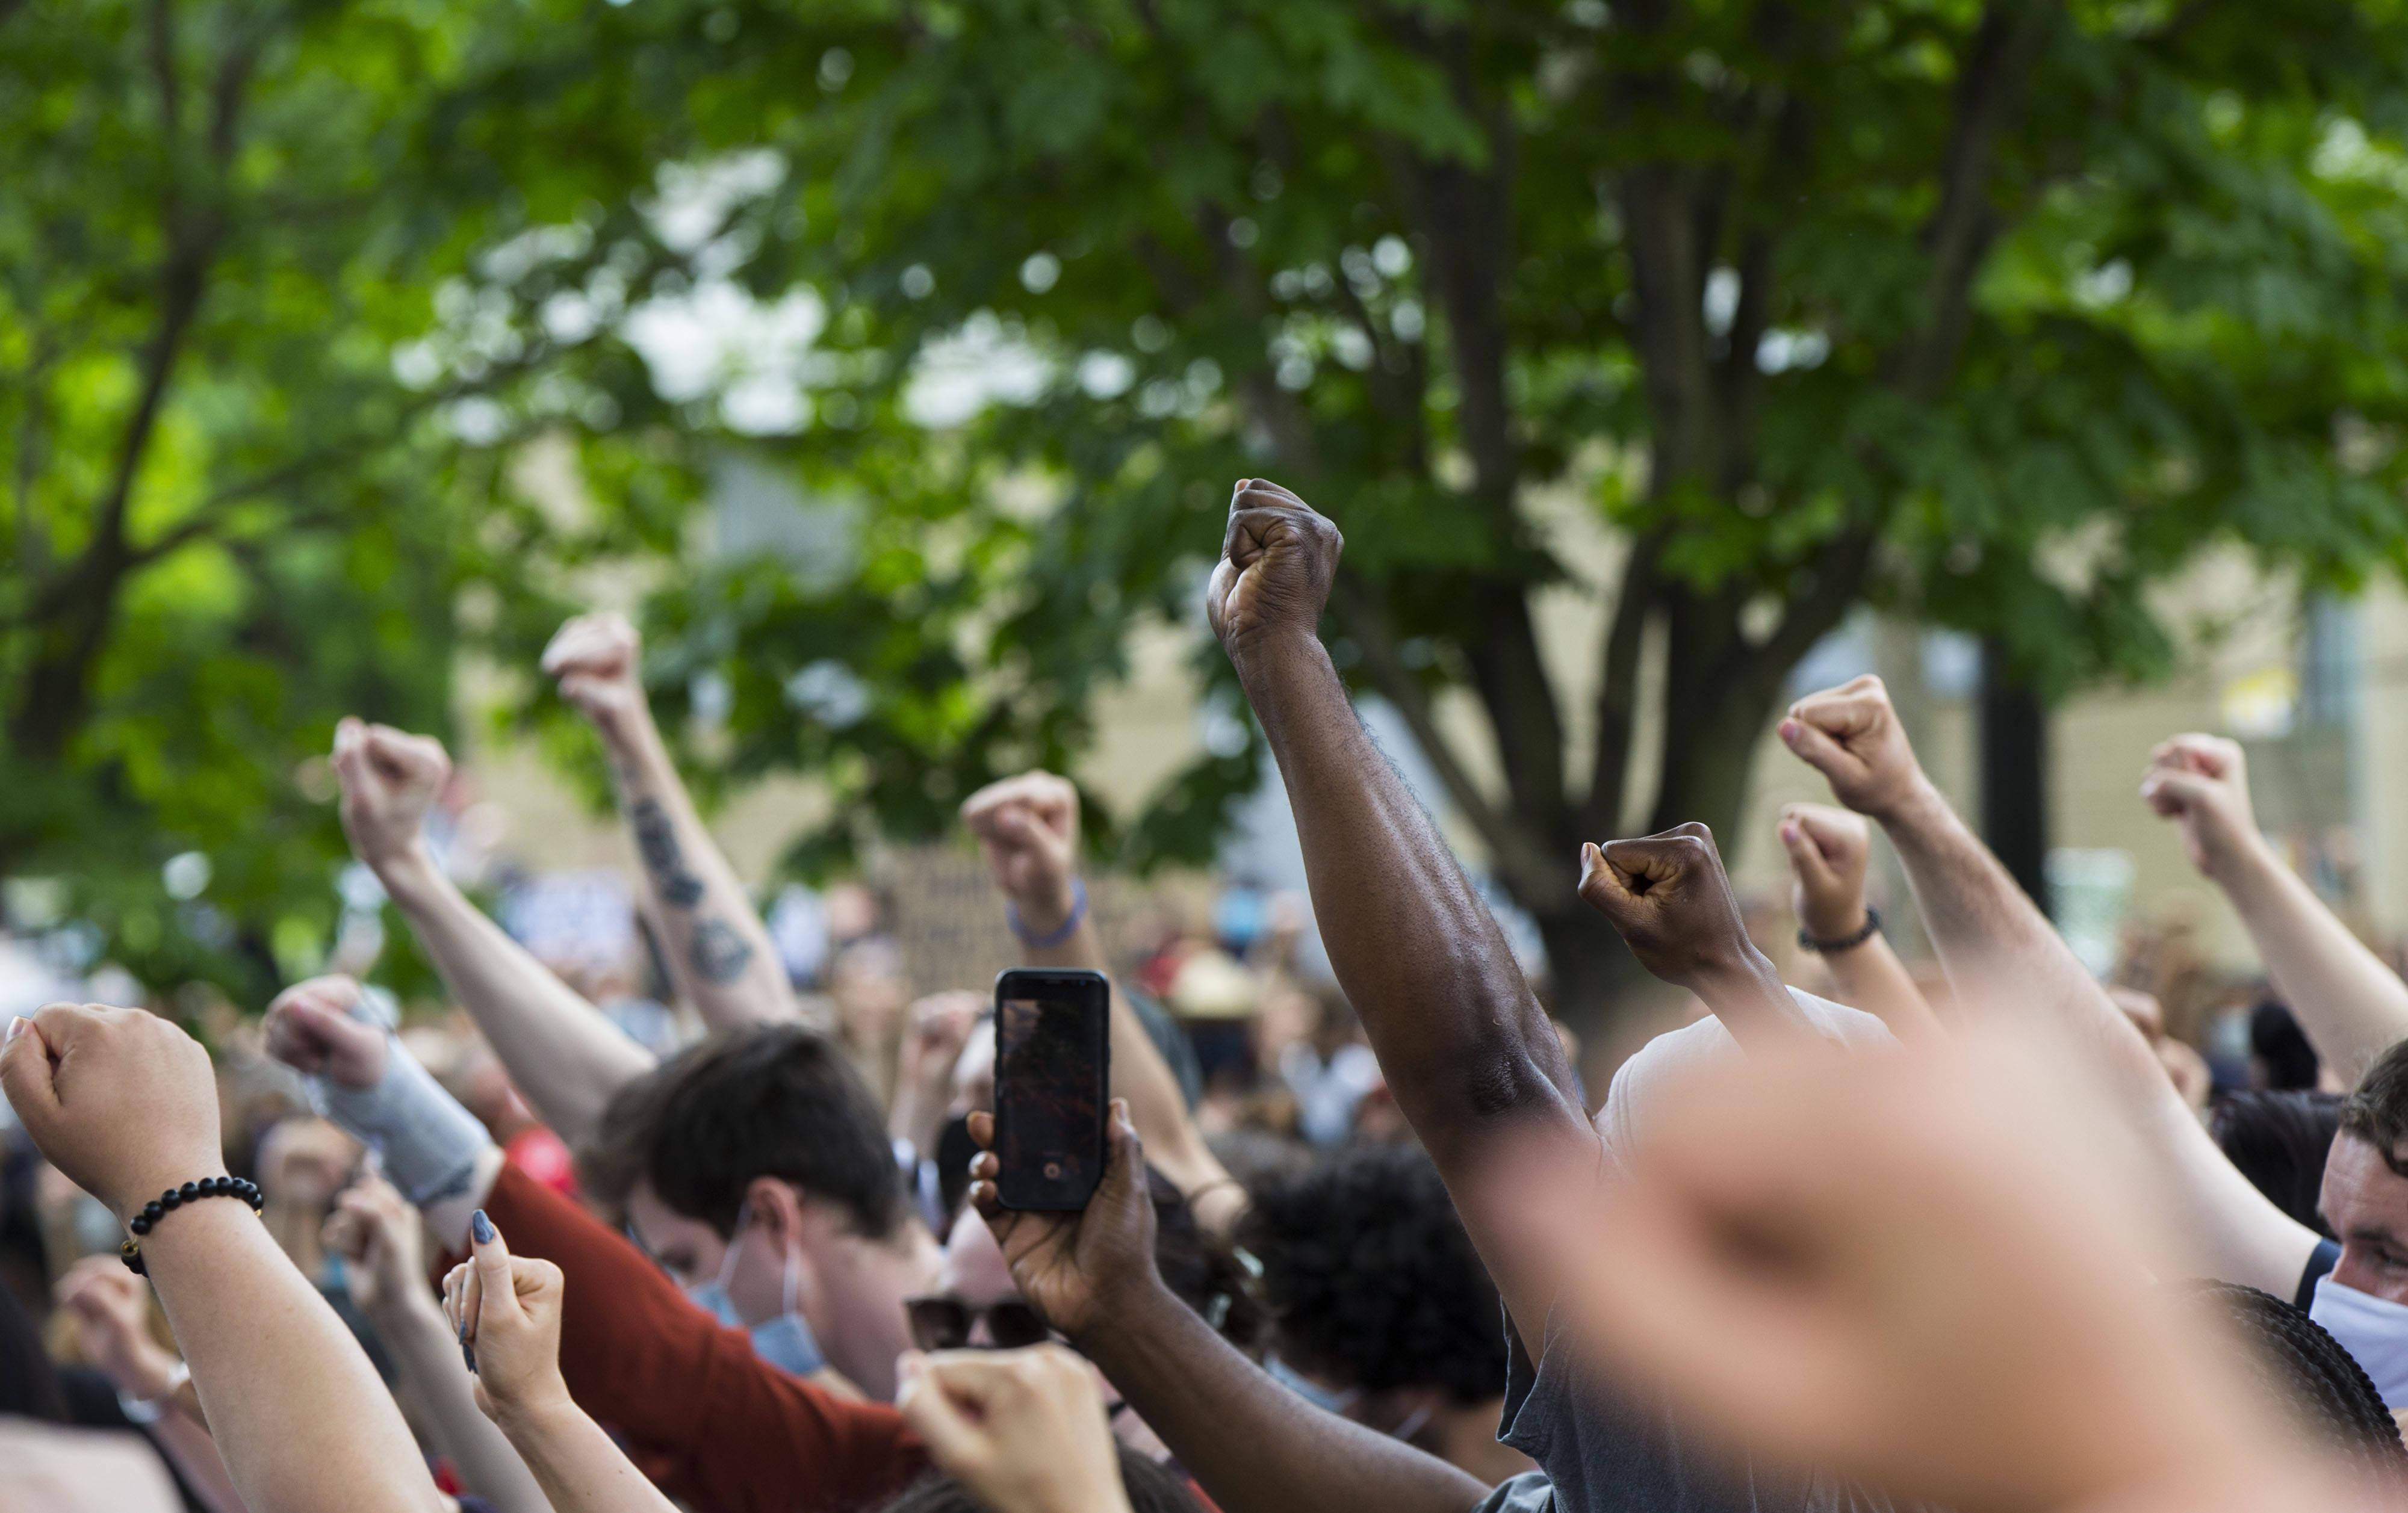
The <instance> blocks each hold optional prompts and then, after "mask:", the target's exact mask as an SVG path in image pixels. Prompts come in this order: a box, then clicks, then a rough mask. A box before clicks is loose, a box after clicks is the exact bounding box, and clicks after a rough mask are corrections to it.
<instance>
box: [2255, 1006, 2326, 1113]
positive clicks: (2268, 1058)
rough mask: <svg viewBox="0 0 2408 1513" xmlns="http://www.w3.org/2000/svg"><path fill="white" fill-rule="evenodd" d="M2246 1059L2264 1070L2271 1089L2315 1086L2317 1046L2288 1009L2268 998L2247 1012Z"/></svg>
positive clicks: (2318, 1066)
mask: <svg viewBox="0 0 2408 1513" xmlns="http://www.w3.org/2000/svg"><path fill="white" fill-rule="evenodd" d="M2249 1058H2250V1060H2252V1061H2254V1062H2256V1063H2257V1065H2258V1066H2259V1067H2260V1068H2261V1069H2262V1070H2263V1071H2264V1073H2265V1077H2266V1086H2268V1087H2270V1088H2277V1089H2283V1090H2290V1089H2296V1088H2313V1087H2315V1085H2316V1075H2317V1073H2318V1071H2319V1070H2320V1064H2319V1063H2318V1062H2317V1061H2316V1048H2315V1046H2313V1045H2311V1044H2309V1043H2308V1036H2307V1032H2305V1031H2304V1030H2301V1029H2300V1021H2298V1020H2295V1019H2293V1018H2292V1017H2291V1011H2290V1010H2289V1009H2287V1008H2286V1007H2284V1006H2282V1005H2281V1004H2279V1003H2276V1002H2275V1001H2274V1000H2272V999H2271V998H2269V999H2267V1000H2265V1001H2264V1002H2262V1003H2260V1004H2259V1005H2258V1006H2257V1007H2255V1008H2253V1009H2251V1010H2250V1011H2249Z"/></svg>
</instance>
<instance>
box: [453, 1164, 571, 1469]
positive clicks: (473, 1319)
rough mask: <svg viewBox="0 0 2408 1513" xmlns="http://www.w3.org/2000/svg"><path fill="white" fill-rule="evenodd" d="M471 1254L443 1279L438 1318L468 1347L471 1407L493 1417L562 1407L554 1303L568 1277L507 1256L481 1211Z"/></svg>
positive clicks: (564, 1392)
mask: <svg viewBox="0 0 2408 1513" xmlns="http://www.w3.org/2000/svg"><path fill="white" fill-rule="evenodd" d="M468 1245H469V1257H468V1259H467V1260H466V1261H464V1262H462V1263H459V1264H458V1265H456V1266H454V1267H452V1271H451V1273H450V1275H448V1276H446V1277H444V1278H443V1316H444V1318H445V1319H446V1320H448V1321H449V1322H450V1323H451V1325H452V1333H453V1334H455V1335H458V1336H459V1337H460V1343H461V1344H462V1345H464V1346H466V1347H467V1348H468V1349H469V1350H471V1351H473V1352H474V1355H475V1361H476V1364H475V1366H474V1367H473V1368H472V1369H473V1370H475V1372H476V1373H477V1406H479V1407H480V1408H482V1409H484V1410H485V1417H487V1418H489V1419H493V1420H497V1421H498V1420H503V1419H507V1418H509V1417H510V1416H511V1415H513V1414H520V1415H526V1416H533V1415H537V1414H539V1413H542V1412H543V1411H545V1410H546V1409H549V1408H554V1407H563V1406H567V1404H568V1401H569V1397H568V1384H567V1383H566V1382H565V1381H563V1380H562V1379H561V1376H560V1305H561V1299H562V1297H563V1295H564V1293H565V1292H566V1286H567V1284H566V1280H565V1278H564V1277H563V1276H562V1274H561V1270H560V1268H559V1267H558V1266H555V1265H553V1264H552V1263H551V1262H549V1261H532V1260H529V1259H527V1258H526V1257H524V1256H513V1255H511V1254H510V1251H509V1246H508V1245H506V1244H504V1243H503V1240H502V1234H501V1231H499V1230H497V1229H495V1227H494V1224H493V1221H492V1220H489V1219H487V1218H486V1217H485V1211H484V1210H483V1209H482V1208H480V1209H478V1210H477V1212H476V1214H475V1216H474V1217H473V1218H472V1219H471V1220H470V1221H469V1226H468Z"/></svg>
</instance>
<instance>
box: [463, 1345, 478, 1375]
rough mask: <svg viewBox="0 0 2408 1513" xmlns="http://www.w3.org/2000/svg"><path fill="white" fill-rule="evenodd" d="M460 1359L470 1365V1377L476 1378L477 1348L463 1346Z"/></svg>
mask: <svg viewBox="0 0 2408 1513" xmlns="http://www.w3.org/2000/svg"><path fill="white" fill-rule="evenodd" d="M460 1359H462V1360H463V1361H466V1362H467V1363H468V1375H469V1376H471V1377H473V1376H475V1375H476V1374H477V1348H476V1347H475V1346H473V1345H463V1346H461V1347H460Z"/></svg>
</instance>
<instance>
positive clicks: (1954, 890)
mask: <svg viewBox="0 0 2408 1513" xmlns="http://www.w3.org/2000/svg"><path fill="white" fill-rule="evenodd" d="M1780 734H1781V739H1782V741H1783V742H1784V744H1785V745H1787V746H1788V748H1789V749H1791V750H1792V751H1794V752H1796V753H1797V754H1798V756H1799V758H1800V759H1801V760H1803V761H1805V762H1806V763H1807V764H1809V765H1811V766H1813V767H1814V768H1815V769H1816V770H1817V771H1819V772H1821V773H1822V774H1823V776H1824V777H1825V778H1827V779H1828V780H1829V782H1830V784H1831V791H1832V792H1834V793H1835V794H1837V795H1838V796H1839V799H1840V802H1841V803H1842V804H1844V805H1846V806H1848V807H1849V808H1851V809H1853V810H1855V811H1856V813H1858V814H1861V815H1864V816H1866V817H1867V818H1869V819H1871V820H1872V821H1875V822H1876V823H1878V824H1879V825H1881V827H1882V828H1883V830H1884V831H1885V833H1887V835H1888V836H1889V839H1890V844H1891V845H1892V846H1893V847H1895V848H1896V849H1897V850H1898V855H1899V861H1900V862H1902V863H1903V864H1905V867H1906V875H1907V879H1908V881H1909V882H1910V883H1911V884H1912V885H1913V886H1914V897H1915V902H1916V904H1917V905H1918V906H1920V907H1921V908H1922V910H1923V921H1924V925H1925V927H1926V928H1927V929H1928V931H1929V932H1930V935H1931V944H1932V949H1934V950H1935V951H1937V952H1938V953H1939V956H1940V963H1941V965H1942V967H1943V968H1944V969H1946V971H1947V973H1948V978H1949V983H1950V986H1951V987H1952V988H1953V989H1954V991H1955V993H1956V998H1957V1004H1958V1006H1959V1009H1960V1012H1962V1013H1965V1014H1966V1015H1968V1016H1971V1017H1989V1018H1994V1019H2007V1020H2013V1019H2016V1018H2020V1017H2025V1016H2030V1017H2032V1018H2034V1019H2035V1020H2036V1021H2039V1022H2041V1023H2042V1024H2044V1025H2046V1026H2048V1027H2051V1028H2053V1029H2054V1030H2055V1031H2056V1032H2057V1033H2058V1034H2060V1035H2063V1036H2065V1037H2066V1040H2067V1042H2068V1044H2069V1045H2071V1046H2073V1047H2075V1048H2078V1053H2079V1054H2082V1055H2084V1056H2085V1057H2086V1058H2087V1059H2088V1063H2089V1065H2090V1067H2091V1068H2092V1069H2093V1070H2094V1071H2095V1072H2097V1073H2098V1074H2099V1075H2100V1076H2101V1077H2103V1078H2105V1079H2106V1081H2107V1083H2108V1085H2109V1087H2110V1089H2111V1090H2112V1092H2113V1096H2114V1101H2115V1105H2116V1106H2117V1107H2118V1108H2119V1109H2120V1110H2121V1111H2122V1112H2123V1115H2124V1117H2125V1119H2126V1120H2127V1122H2128V1128H2129V1129H2130V1130H2131V1131H2132V1133H2133V1134H2134V1135H2135V1136H2136V1137H2137V1138H2138V1140H2139V1141H2140V1143H2141V1145H2142V1148H2143V1149H2144V1150H2145V1152H2146V1153H2147V1156H2148V1159H2150V1160H2151V1161H2152V1162H2153V1163H2156V1164H2157V1167H2158V1168H2159V1171H2160V1174H2161V1178H2162V1180H2163V1191H2164V1192H2165V1193H2166V1195H2167V1196H2168V1198H2169V1199H2170V1200H2171V1202H2172V1203H2173V1204H2174V1205H2175V1206H2176V1208H2177V1210H2178V1219H2177V1221H2178V1222H2179V1223H2180V1224H2181V1226H2182V1227H2183V1230H2184V1232H2185V1234H2186V1236H2187V1238H2188V1240H2189V1242H2190V1243H2191V1245H2192V1246H2193V1247H2194V1249H2193V1251H2192V1254H2191V1257H2190V1259H2191V1260H2192V1262H2193V1263H2194V1264H2195V1266H2196V1269H2197V1270H2199V1271H2200V1272H2202V1273H2204V1274H2206V1275H2208V1276H2212V1277H2220V1278H2221V1279H2223V1280H2225V1281H2229V1282H2240V1283H2243V1284H2245V1285H2247V1286H2251V1287H2256V1288H2259V1289H2261V1290H2263V1291H2265V1292H2272V1293H2273V1294H2274V1295H2275V1296H2276V1297H2290V1296H2292V1295H2294V1294H2295V1293H2296V1292H2297V1291H2298V1289H2299V1283H2300V1275H2301V1273H2302V1271H2303V1270H2304V1268H2305V1266H2306V1264H2307V1262H2308V1258H2309V1256H2310V1255H2311V1254H2312V1253H2313V1252H2314V1251H2315V1247H2316V1235H2315V1233H2314V1232H2313V1231H2311V1230H2309V1229H2307V1228H2306V1227H2304V1226H2303V1225H2300V1224H2299V1223H2297V1222H2295V1221H2294V1220H2291V1219H2290V1218H2288V1217H2287V1216H2286V1215H2285V1214H2284V1213H2283V1212H2282V1211H2281V1210H2280V1209H2278V1208H2276V1207H2275V1206H2273V1205H2272V1203H2269V1202H2268V1201H2267V1200H2266V1199H2265V1198H2264V1197H2263V1196H2262V1195H2261V1194H2260V1193H2259V1192H2257V1189H2256V1188H2253V1187H2251V1186H2250V1185H2249V1181H2248V1178H2244V1177H2243V1176H2242V1175H2241V1173H2240V1172H2239V1171H2238V1170H2236V1169H2235V1168H2234V1167H2233V1165H2232V1163H2230V1162H2229V1161H2227V1160H2225V1158H2224V1153H2223V1152H2222V1151H2220V1150H2218V1149H2216V1148H2215V1143H2214V1140H2212V1139H2211V1138H2209V1136H2208V1134H2207V1131H2206V1130H2205V1129H2203V1128H2201V1127H2200V1122H2199V1120H2198V1119H2196V1118H2195V1117H2193V1115H2192V1114H2191V1111H2190V1109H2189V1107H2188V1106H2186V1104H2185V1103H2184V1102H2183V1100H2182V1095H2181V1094H2180V1093H2179V1092H2176V1091H2175V1090H2174V1087H2173V1084H2172V1083H2171V1081H2170V1080H2168V1078H2167V1077H2166V1075H2165V1071H2164V1069H2163V1068H2162V1067H2161V1066H2160V1065H2159V1064H2158V1062H2157V1056H2156V1055H2155V1054H2154V1053H2153V1052H2152V1051H2151V1050H2150V1049H2149V1047H2148V1044H2147V1043H2146V1042H2145V1041H2143V1039H2142V1038H2141V1033H2140V1032H2139V1031H2138V1030H2136V1029H2134V1028H2133V1026H2132V1023H2131V1021H2129V1020H2128V1018H2126V1017H2125V1015H2124V1013H2123V1011H2122V1010H2120V1009H2118V1008H2117V1007H2116V1006H2115V1004H2114V1001H2113V1000H2112V999H2110V998H2109V997H2108V996H2107V992H2106V990H2105V989H2103V988H2102V987H2100V985H2099V983H2098V981H2097V980H2096V979H2095V978H2092V977H2091V975H2090V973H2089V971H2088V969H2087V968H2085V967H2084V966H2083V964H2082V962H2081V959H2080V958H2078V957H2076V956H2075V955H2074V954H2073V950H2072V949H2071V947H2069V946H2067V945H2066V943H2065V941H2064V940H2063V939H2062V938H2061V937H2059V936H2058V935H2057V931H2056V929H2055V928H2054V927H2052V926H2051V925H2050V923H2049V922H2048V920H2047V919H2046V917H2045V916H2043V915H2042V913H2041V911H2040V909H2039V907H2038V906H2036V905H2035V904H2033V903H2032V901H2031V899H2030V898H2029V897H2028V896H2027V895H2026V894H2025V892H2024V891H2023V890H2022V889H2021V888H2020V887H2018V886H2016V884H2015V881H2014V878H2012V877H2010V876H2009V875H2008V873H2007V870H2006V868H2005V867H2003V866H2001V865H2000V863H1999V860H1998V858H1997V857H1995V856H1993V855H1991V854H1990V850H1989V848H1987V847H1985V846H1984V845H1983V844H1982V842H1981V839H1980V837H1978V836H1976V835H1974V834H1973V833H1972V831H1971V830H1970V829H1968V828H1967V827H1966V824H1965V822H1964V821H1962V820H1961V819H1959V818H1958V817H1957V812H1956V811H1955V810H1954V809H1952V808H1950V807H1949V806H1948V801H1947V800H1946V799H1945V798H1944V797H1942V794H1941V792H1940V791H1939V789H1938V788H1936V787H1934V786H1933V784H1932V783H1931V780H1930V779H1929V778H1927V777H1926V776H1925V775H1924V772H1923V768H1922V766H1921V764H1918V763H1917V762H1916V761H1915V757H1914V749H1913V747H1912V746H1910V745H1909V744H1908V741H1907V738H1906V731H1905V727H1904V726H1903V725H1902V724H1901V723H1900V722H1899V718H1898V711H1897V710H1896V709H1895V708H1894V707H1892V706H1891V704H1890V700H1889V692H1888V690H1887V689H1885V687H1884V686H1883V685H1882V681H1881V679H1880V678H1873V677H1865V678H1856V680H1855V681H1853V682H1850V683H1848V684H1846V685H1844V686H1842V687H1841V688H1837V689H1833V690H1830V691H1828V692H1822V693H1815V694H1810V695H1809V696H1807V697H1806V698H1803V699H1800V700H1799V702H1798V703H1797V704H1795V705H1793V706H1792V707H1790V710H1789V714H1788V716H1787V718H1785V720H1783V721H1782V722H1781V727H1780Z"/></svg>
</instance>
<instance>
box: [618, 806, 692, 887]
mask: <svg viewBox="0 0 2408 1513" xmlns="http://www.w3.org/2000/svg"><path fill="white" fill-rule="evenodd" d="M627 820H628V821H629V822H630V823H632V824H633V825H634V826H635V827H636V849H637V850H638V851H639V852H641V853H642V854H643V858H644V870H645V871H647V872H650V873H651V874H652V880H653V881H654V882H656V883H658V884H659V885H660V890H661V897H662V898H663V899H664V900H666V901H667V903H668V904H669V905H671V906H674V907H677V908H681V909H690V908H692V907H694V906H695V905H696V904H699V903H701V902H702V879H701V878H697V877H695V875H694V873H693V872H691V871H689V870H688V869H687V867H686V864H685V851H684V849H682V848H681V847H680V846H679V845H678V838H677V826H676V825H674V824H672V823H670V821H669V815H668V811H667V809H664V808H662V807H661V804H660V800H658V799H650V798H645V799H638V800H637V801H636V802H635V803H634V804H633V805H632V806H629V808H628V810H627Z"/></svg>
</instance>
